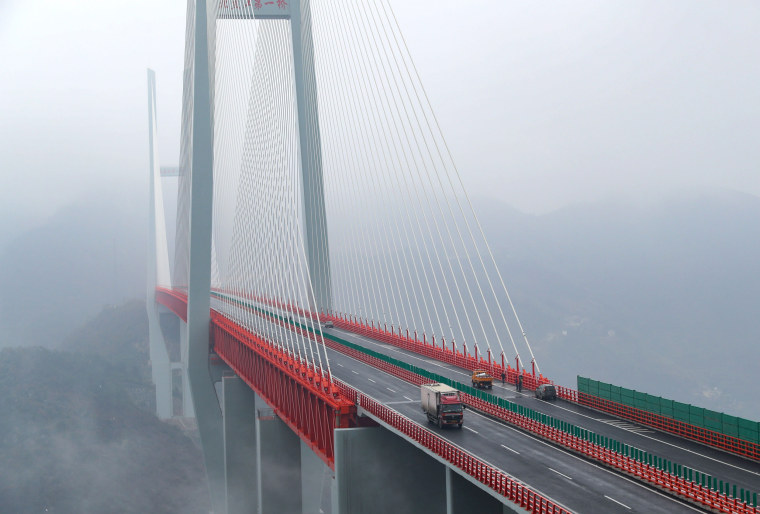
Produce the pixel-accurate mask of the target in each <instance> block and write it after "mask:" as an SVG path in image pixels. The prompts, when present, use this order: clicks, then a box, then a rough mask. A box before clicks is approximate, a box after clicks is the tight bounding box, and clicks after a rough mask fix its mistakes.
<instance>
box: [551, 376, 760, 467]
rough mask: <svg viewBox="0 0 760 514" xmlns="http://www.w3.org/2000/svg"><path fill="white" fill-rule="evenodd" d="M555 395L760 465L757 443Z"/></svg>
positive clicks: (585, 398) (563, 390) (600, 401)
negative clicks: (755, 461)
mask: <svg viewBox="0 0 760 514" xmlns="http://www.w3.org/2000/svg"><path fill="white" fill-rule="evenodd" d="M557 395H558V396H559V397H560V398H564V399H565V400H568V401H571V402H574V403H578V404H579V405H583V406H585V407H589V408H591V409H595V410H598V411H601V412H606V413H608V414H612V415H613V416H617V417H619V418H623V419H628V420H630V421H634V422H636V423H640V424H642V425H646V426H650V427H652V428H656V429H657V430H662V431H663V432H669V433H671V434H674V435H677V436H679V437H683V438H685V439H691V440H692V441H697V442H699V443H702V444H706V445H708V446H712V447H713V448H718V449H720V450H724V451H727V452H730V453H735V454H737V455H741V456H742V457H747V458H749V459H753V460H757V461H760V444H757V443H753V442H750V441H745V440H744V439H739V438H738V437H733V436H730V435H726V434H721V433H720V432H715V431H713V430H710V429H707V428H703V427H698V426H696V425H692V424H690V423H686V422H684V421H680V420H677V419H673V418H669V417H667V416H663V415H661V414H655V413H653V412H648V411H645V410H642V409H637V408H636V407H631V406H629V405H624V404H622V403H618V402H614V401H612V400H606V399H604V398H599V397H598V396H594V395H590V394H587V393H581V392H578V391H576V390H574V389H570V388H568V387H562V386H559V387H557Z"/></svg>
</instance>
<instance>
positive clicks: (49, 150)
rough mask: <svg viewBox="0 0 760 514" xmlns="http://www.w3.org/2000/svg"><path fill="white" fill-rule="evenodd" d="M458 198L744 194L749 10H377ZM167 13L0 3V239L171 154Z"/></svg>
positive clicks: (759, 115) (758, 14)
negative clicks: (151, 101) (461, 191)
mask: <svg viewBox="0 0 760 514" xmlns="http://www.w3.org/2000/svg"><path fill="white" fill-rule="evenodd" d="M391 3H392V5H393V6H394V9H395V10H396V13H397V16H398V19H399V22H400V23H401V25H402V28H403V30H404V33H405V35H406V37H407V40H408V43H409V46H410V50H411V52H412V55H413V57H414V59H415V61H416V63H417V65H418V68H419V71H420V74H421V76H422V79H423V82H424V84H425V86H426V88H427V90H428V93H429V95H430V98H431V102H432V104H433V106H434V108H435V110H436V112H437V114H438V116H439V119H440V122H441V125H442V129H443V131H444V134H445V135H446V138H447V140H448V142H449V144H450V146H451V148H452V151H453V154H454V158H455V160H456V162H457V164H458V166H459V169H460V171H461V172H462V174H463V177H464V180H465V184H466V185H467V186H468V188H469V190H470V192H471V193H472V194H475V195H478V194H486V195H490V196H493V197H496V198H498V199H500V200H503V201H504V202H507V203H509V204H512V205H514V206H515V207H517V208H519V209H521V210H524V211H527V212H534V213H541V212H547V211H550V210H553V209H556V208H559V207H562V206H565V205H568V204H572V203H576V202H579V201H586V200H594V199H603V198H608V197H609V196H614V197H621V196H622V197H630V198H638V197H650V196H651V195H652V194H656V193H659V192H662V191H666V190H671V189H681V188H689V189H693V188H709V189H717V188H730V189H736V190H740V191H745V192H749V193H751V194H754V195H760V164H759V163H760V144H759V143H760V30H758V28H760V2H757V1H756V0H747V1H714V2H706V1H695V0H679V1H664V0H651V1H635V2H631V1H629V0H620V1H612V0H604V1H595V2H592V1H580V0H578V1H567V2H525V1H522V0H521V1H506V0H498V1H497V0H492V1H469V2H463V1H461V0H458V1H445V0H424V1H423V0H414V1H409V0H407V1H401V0H391ZM185 9H186V4H185V2H184V1H183V0H161V1H148V0H129V1H127V0H112V1H109V2H94V1H78V0H71V1H68V2H60V1H53V0H37V1H34V2H29V1H20V0H0V62H2V63H3V73H2V75H1V76H0V158H1V159H2V160H1V161H0V162H1V165H0V166H1V167H0V173H1V174H2V184H3V186H2V188H0V220H2V222H0V232H1V231H2V229H3V226H6V227H7V226H8V225H19V226H21V225H24V224H26V223H27V222H29V221H31V222H34V221H36V220H39V219H41V218H42V217H44V216H46V215H49V214H50V213H52V212H54V210H55V209H57V208H58V207H60V206H62V205H65V204H67V203H71V202H72V201H74V200H76V199H77V198H80V197H82V196H84V195H87V194H90V193H92V192H93V191H94V192H98V193H99V194H101V195H105V194H107V193H108V192H111V193H113V192H114V191H121V190H123V189H124V188H128V189H129V190H138V189H139V188H143V187H144V186H145V184H146V181H147V175H146V174H147V112H146V104H147V102H146V87H147V86H146V71H145V70H146V68H147V67H152V68H154V69H155V70H156V72H157V80H158V109H159V113H158V116H159V131H160V145H161V146H160V152H161V160H162V164H164V165H171V164H176V162H177V160H178V155H179V143H178V141H179V123H180V121H179V118H180V102H181V94H182V91H181V73H182V58H183V57H182V56H183V46H184V17H185Z"/></svg>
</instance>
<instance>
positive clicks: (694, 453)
mask: <svg viewBox="0 0 760 514" xmlns="http://www.w3.org/2000/svg"><path fill="white" fill-rule="evenodd" d="M545 405H547V406H549V407H554V408H557V409H562V410H564V411H567V412H570V413H572V414H575V415H577V416H581V417H584V418H588V419H593V420H594V421H602V422H604V421H603V419H598V418H594V417H592V416H589V415H588V414H582V413H580V412H576V411H574V410H571V409H568V408H567V407H560V406H559V405H558V404H557V403H546V404H545ZM607 424H608V425H610V426H615V425H611V424H609V423H607ZM617 428H620V427H617ZM634 433H635V434H636V435H638V436H641V437H644V438H646V439H651V440H652V441H657V442H658V443H662V444H665V445H667V446H670V447H672V448H676V449H678V450H681V451H684V452H687V453H691V454H693V455H697V456H699V457H702V458H705V459H707V460H711V461H713V462H717V463H718V464H723V465H724V466H728V467H731V468H734V469H738V470H740V471H743V472H745V473H750V474H752V475H757V476H760V473H758V472H757V471H751V470H749V469H747V468H743V467H741V466H737V465H736V464H730V463H728V462H725V461H722V460H720V459H717V458H715V457H710V456H709V455H705V454H704V453H699V452H697V451H694V450H690V449H688V448H684V447H683V446H678V445H677V444H675V443H669V442H667V441H665V440H663V439H658V438H657V437H653V436H651V435H646V434H643V433H641V432H634ZM666 434H667V432H666ZM669 435H673V434H669ZM674 437H677V436H674ZM716 474H717V473H716Z"/></svg>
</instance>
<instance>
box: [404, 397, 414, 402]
mask: <svg viewBox="0 0 760 514" xmlns="http://www.w3.org/2000/svg"><path fill="white" fill-rule="evenodd" d="M404 398H406V399H407V400H409V401H410V402H413V401H414V400H412V399H411V398H409V397H408V396H404Z"/></svg>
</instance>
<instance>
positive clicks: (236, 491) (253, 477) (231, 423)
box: [222, 376, 263, 514]
mask: <svg viewBox="0 0 760 514" xmlns="http://www.w3.org/2000/svg"><path fill="white" fill-rule="evenodd" d="M222 401H223V413H224V415H223V416H224V483H225V496H226V499H227V514H248V513H251V512H257V509H258V505H259V496H258V487H257V484H258V472H259V467H258V465H257V464H258V463H257V459H256V456H257V446H256V403H257V401H256V393H254V392H253V390H252V389H251V388H250V387H248V385H247V384H246V383H245V382H243V380H242V379H241V378H240V377H237V376H231V377H223V378H222ZM258 402H259V404H262V403H263V402H262V401H261V400H258Z"/></svg>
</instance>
